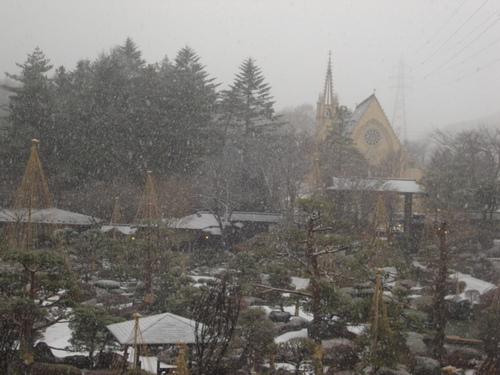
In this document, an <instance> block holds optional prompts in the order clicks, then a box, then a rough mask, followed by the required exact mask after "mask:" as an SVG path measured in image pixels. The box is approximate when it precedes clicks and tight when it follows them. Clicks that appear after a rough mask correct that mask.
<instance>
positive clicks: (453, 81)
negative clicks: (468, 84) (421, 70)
mask: <svg viewBox="0 0 500 375" xmlns="http://www.w3.org/2000/svg"><path fill="white" fill-rule="evenodd" d="M499 61H500V58H498V59H496V60H493V61H492V62H490V63H488V64H486V65H484V66H482V67H480V68H477V69H476V70H475V71H473V72H471V73H468V74H466V75H463V76H461V77H459V78H456V79H454V80H451V81H448V82H445V83H442V84H440V85H435V86H429V87H424V88H422V89H421V90H430V89H435V88H439V87H444V86H447V85H450V84H453V83H456V82H458V81H460V80H462V79H463V78H467V77H469V76H471V75H474V74H477V73H479V72H480V71H481V70H483V69H486V68H488V67H490V66H491V65H493V64H496V63H497V62H499Z"/></svg>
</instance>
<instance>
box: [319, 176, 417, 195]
mask: <svg viewBox="0 0 500 375" xmlns="http://www.w3.org/2000/svg"><path fill="white" fill-rule="evenodd" d="M327 190H348V191H376V190H383V191H388V192H394V193H400V194H425V192H424V191H423V190H421V189H420V186H419V185H418V183H417V181H416V180H414V179H405V178H395V179H383V178H337V177H335V178H333V184H332V186H330V187H328V188H327Z"/></svg>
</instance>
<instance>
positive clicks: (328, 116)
mask: <svg viewBox="0 0 500 375" xmlns="http://www.w3.org/2000/svg"><path fill="white" fill-rule="evenodd" d="M331 116H332V112H330V110H329V109H327V110H326V111H325V117H327V118H330V117H331Z"/></svg>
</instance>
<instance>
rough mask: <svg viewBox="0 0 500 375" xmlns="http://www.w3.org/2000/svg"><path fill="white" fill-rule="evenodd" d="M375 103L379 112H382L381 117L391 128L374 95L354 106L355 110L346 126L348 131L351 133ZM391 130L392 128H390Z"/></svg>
mask: <svg viewBox="0 0 500 375" xmlns="http://www.w3.org/2000/svg"><path fill="white" fill-rule="evenodd" d="M373 102H375V104H376V105H377V106H378V107H380V110H381V111H382V113H383V115H384V116H385V119H386V120H387V123H388V124H389V126H391V123H390V122H389V119H388V118H387V116H386V115H385V112H384V109H383V108H382V106H381V105H380V102H379V101H378V99H377V97H376V96H375V93H373V94H371V95H370V96H369V97H368V98H366V99H365V100H363V101H362V102H361V103H359V104H358V105H356V109H355V110H354V112H353V113H352V115H351V118H350V119H349V126H348V128H349V129H348V131H349V132H352V131H353V130H354V127H355V126H356V125H357V124H358V123H359V121H360V120H361V118H362V117H363V115H364V114H365V112H366V111H367V110H368V108H369V107H370V104H372V103H373ZM391 128H392V126H391Z"/></svg>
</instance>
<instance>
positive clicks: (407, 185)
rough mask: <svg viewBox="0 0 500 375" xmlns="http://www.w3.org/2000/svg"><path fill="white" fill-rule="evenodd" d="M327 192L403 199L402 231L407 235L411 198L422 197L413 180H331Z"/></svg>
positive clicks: (410, 215)
mask: <svg viewBox="0 0 500 375" xmlns="http://www.w3.org/2000/svg"><path fill="white" fill-rule="evenodd" d="M327 191H328V192H332V193H333V192H342V191H344V192H370V191H372V192H375V191H384V192H386V193H394V194H397V195H402V196H403V197H404V206H403V211H404V231H405V233H409V232H410V230H411V225H412V214H413V197H414V196H424V195H425V192H424V191H423V190H422V189H421V188H420V186H419V184H418V183H417V181H416V180H415V179H406V178H395V179H384V178H333V181H332V185H331V186H329V187H327Z"/></svg>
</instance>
